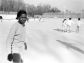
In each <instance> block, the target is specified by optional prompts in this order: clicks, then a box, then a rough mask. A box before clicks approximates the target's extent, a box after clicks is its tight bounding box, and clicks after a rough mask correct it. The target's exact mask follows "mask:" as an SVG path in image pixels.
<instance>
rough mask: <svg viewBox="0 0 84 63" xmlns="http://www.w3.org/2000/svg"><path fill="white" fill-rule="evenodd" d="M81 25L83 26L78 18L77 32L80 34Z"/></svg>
mask: <svg viewBox="0 0 84 63" xmlns="http://www.w3.org/2000/svg"><path fill="white" fill-rule="evenodd" d="M80 24H81V22H80V18H78V21H77V30H76V32H79V30H80V29H79V28H80Z"/></svg>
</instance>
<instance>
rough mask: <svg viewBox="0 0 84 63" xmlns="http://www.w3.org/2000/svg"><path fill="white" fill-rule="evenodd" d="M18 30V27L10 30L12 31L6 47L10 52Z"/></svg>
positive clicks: (14, 26)
mask: <svg viewBox="0 0 84 63" xmlns="http://www.w3.org/2000/svg"><path fill="white" fill-rule="evenodd" d="M16 28H17V26H16V25H13V26H12V27H11V28H10V31H9V34H8V36H7V40H6V46H7V49H8V50H9V51H11V43H12V42H13V38H14V35H15V33H16Z"/></svg>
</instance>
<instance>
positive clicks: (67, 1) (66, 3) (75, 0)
mask: <svg viewBox="0 0 84 63" xmlns="http://www.w3.org/2000/svg"><path fill="white" fill-rule="evenodd" d="M24 2H26V3H28V4H34V5H38V4H50V5H51V6H56V7H57V8H59V9H60V10H63V11H64V10H67V9H68V10H71V11H75V12H79V11H80V10H82V9H84V0H24Z"/></svg>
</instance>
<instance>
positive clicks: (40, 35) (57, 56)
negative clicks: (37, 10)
mask: <svg viewBox="0 0 84 63" xmlns="http://www.w3.org/2000/svg"><path fill="white" fill-rule="evenodd" d="M3 16H4V17H3V18H4V20H2V22H1V21H0V62H1V63H12V62H9V61H7V54H8V53H9V51H8V50H7V47H6V46H7V43H6V39H7V35H8V33H9V30H10V27H11V26H12V25H13V24H14V23H15V22H16V20H14V19H15V17H16V16H15V15H3ZM7 19H8V20H7ZM11 19H13V20H11ZM62 20H63V19H62V18H56V17H55V18H42V19H41V21H40V22H39V21H38V19H35V20H34V19H29V22H27V23H26V25H27V30H26V32H27V45H28V49H27V51H25V52H23V57H24V58H23V61H24V62H23V63H84V35H83V34H84V28H83V27H84V22H83V21H84V19H82V20H81V21H82V22H83V23H82V24H81V26H80V32H79V33H76V32H71V33H67V32H61V31H56V30H53V29H57V28H62V26H61V25H62ZM73 20H74V21H75V20H76V19H73ZM72 28H73V29H75V26H74V27H72Z"/></svg>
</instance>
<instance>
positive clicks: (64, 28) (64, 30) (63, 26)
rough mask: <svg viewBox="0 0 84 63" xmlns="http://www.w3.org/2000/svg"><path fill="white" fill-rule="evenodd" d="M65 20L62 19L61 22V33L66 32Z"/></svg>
mask: <svg viewBox="0 0 84 63" xmlns="http://www.w3.org/2000/svg"><path fill="white" fill-rule="evenodd" d="M66 20H67V19H63V21H62V29H63V32H66V31H67V30H66Z"/></svg>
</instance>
